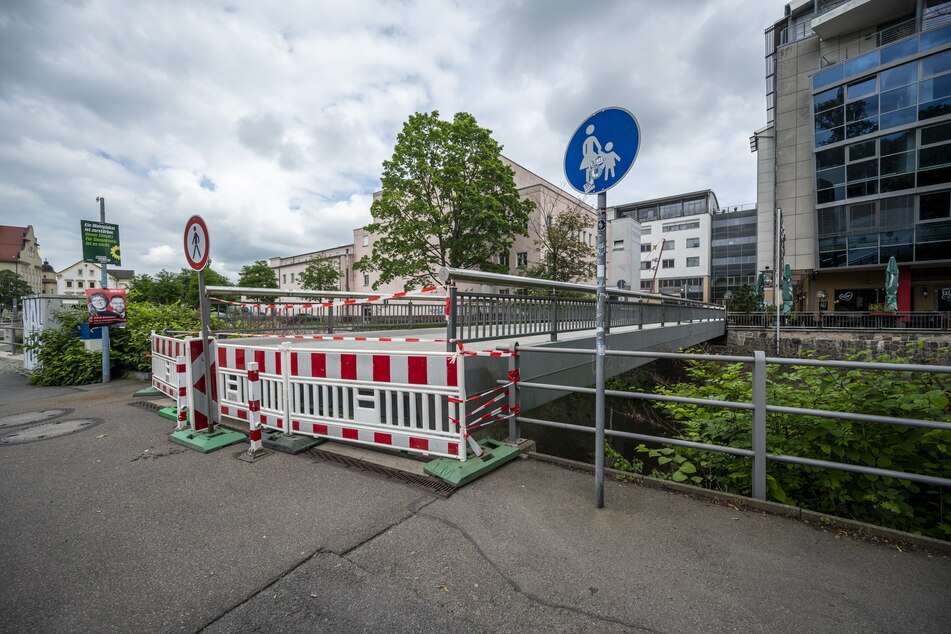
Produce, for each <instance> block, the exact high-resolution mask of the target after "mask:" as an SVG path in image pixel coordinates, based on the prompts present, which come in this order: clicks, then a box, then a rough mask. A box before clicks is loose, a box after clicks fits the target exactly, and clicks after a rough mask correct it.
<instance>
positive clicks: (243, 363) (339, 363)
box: [216, 341, 466, 460]
mask: <svg viewBox="0 0 951 634" xmlns="http://www.w3.org/2000/svg"><path fill="white" fill-rule="evenodd" d="M216 361H217V366H218V376H219V382H220V385H221V393H220V404H221V413H222V415H224V416H231V417H234V418H239V419H242V420H250V418H251V410H250V407H249V388H248V383H249V379H248V375H249V372H250V371H249V367H250V366H249V364H250V363H258V364H259V367H260V372H259V377H260V383H261V402H260V410H259V415H260V424H261V426H262V427H264V428H269V429H277V430H281V431H284V432H286V433H296V434H304V435H309V436H320V437H326V438H334V439H339V440H345V441H350V442H356V443H361V444H367V445H376V446H385V447H391V448H395V449H402V450H405V451H412V452H417V453H423V454H429V455H435V456H446V457H451V458H456V459H459V460H464V459H465V456H466V449H465V430H464V429H463V428H462V426H460V425H458V424H454V423H453V422H452V421H453V420H458V419H459V418H460V416H461V414H462V411H463V410H464V402H465V394H464V390H463V386H462V383H461V381H460V377H461V376H463V374H462V373H463V368H462V363H460V362H459V360H457V359H456V357H455V355H454V354H453V353H449V352H402V351H401V352H396V351H382V350H381V351H354V352H344V351H341V350H339V349H333V350H331V349H312V348H307V349H293V348H291V344H290V342H285V343H283V344H281V345H280V346H278V347H273V346H268V347H264V348H256V347H252V346H251V345H249V344H247V343H229V342H227V341H221V342H218V345H217V359H216Z"/></svg>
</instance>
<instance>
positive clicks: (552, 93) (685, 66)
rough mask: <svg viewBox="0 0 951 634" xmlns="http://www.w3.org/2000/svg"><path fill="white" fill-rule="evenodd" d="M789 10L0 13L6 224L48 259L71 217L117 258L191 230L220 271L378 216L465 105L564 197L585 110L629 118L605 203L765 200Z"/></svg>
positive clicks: (144, 8) (714, 1)
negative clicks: (768, 132) (406, 152)
mask: <svg viewBox="0 0 951 634" xmlns="http://www.w3.org/2000/svg"><path fill="white" fill-rule="evenodd" d="M781 13H782V3H779V2H777V3H775V4H774V3H763V2H760V1H759V0H739V1H736V0H734V1H732V2H726V0H680V1H678V2H669V3H658V2H649V1H647V0H629V1H628V0H605V1H604V2H601V3H598V4H596V5H590V4H579V3H576V2H569V1H568V0H546V1H543V0H522V1H517V0H513V1H511V2H504V3H502V2H496V3H491V2H490V3H471V2H454V3H448V2H444V1H441V0H405V1H403V2H399V3H394V2H389V1H385V0H375V1H374V0H367V1H365V2H359V3H314V2H310V1H308V0H287V1H286V2H284V3H282V5H281V11H273V10H272V9H271V8H270V7H268V6H267V5H266V4H264V3H261V2H256V1H253V0H233V1H230V0H229V3H228V4H227V6H222V5H219V4H213V3H195V2H190V1H187V0H168V1H164V2H157V1H144V2H134V3H131V2H122V1H121V0H93V1H89V2H78V1H77V2H52V0H50V1H43V0H37V1H35V2H25V1H22V0H20V1H12V0H11V1H8V2H5V3H4V8H3V10H2V13H0V223H2V224H26V223H31V224H33V225H34V228H35V230H36V233H37V235H38V238H39V241H40V243H41V244H42V247H43V255H44V256H45V257H48V258H49V259H50V262H51V264H53V266H54V267H56V268H62V267H65V266H67V265H68V264H71V263H72V262H75V261H76V260H77V259H79V258H80V256H81V251H80V242H79V220H80V219H91V218H92V219H94V218H98V205H97V203H96V202H95V199H96V197H97V196H103V197H104V198H105V200H106V214H107V221H108V222H115V223H117V224H119V225H120V237H121V240H122V251H123V255H124V258H123V262H124V263H123V267H124V268H134V269H136V271H137V272H143V273H154V272H157V271H158V270H159V269H161V268H169V269H172V270H177V269H179V268H181V267H182V266H184V256H183V255H182V254H181V253H179V251H180V249H179V248H178V247H176V246H168V245H178V244H179V243H180V241H181V232H182V231H183V229H184V225H185V221H186V220H187V219H188V218H189V217H190V216H191V215H193V214H200V215H201V216H202V217H203V218H204V219H205V221H206V222H207V223H208V225H209V230H210V233H211V240H212V258H213V259H214V262H215V264H214V266H215V270H218V271H220V272H223V273H225V274H227V275H229V277H231V278H232V279H236V276H237V271H239V270H240V268H241V267H242V266H243V265H245V264H248V263H250V262H253V261H254V260H258V259H264V258H268V257H273V256H276V255H289V254H293V253H303V252H307V251H312V250H317V249H322V248H329V247H333V246H338V245H340V244H344V243H346V242H348V241H350V240H351V239H352V230H353V229H354V228H356V227H359V226H362V225H363V224H366V223H367V222H368V221H369V220H370V214H369V206H370V201H371V195H372V193H373V191H374V190H375V189H377V188H378V187H379V177H380V172H381V166H382V163H383V161H385V160H387V159H388V158H389V157H390V156H391V154H392V148H393V144H394V143H395V140H396V136H397V134H398V133H399V131H400V129H401V126H402V124H403V122H404V121H406V119H407V118H408V116H409V115H410V114H412V113H413V112H417V111H421V112H427V111H431V110H439V111H440V112H441V114H442V116H443V117H446V118H450V117H451V116H452V115H453V114H454V113H455V112H458V111H466V112H471V113H472V114H473V115H475V117H476V118H477V120H478V121H479V123H480V124H481V125H483V126H485V127H488V128H490V129H491V130H493V135H494V137H495V138H496V140H498V141H499V142H500V143H501V144H502V145H503V146H504V148H505V150H504V152H505V154H506V155H507V156H509V157H510V158H511V159H513V160H514V161H516V162H517V163H519V164H521V165H523V166H525V167H526V168H528V169H530V170H532V171H534V172H536V173H538V174H539V175H541V176H542V177H544V178H547V179H548V180H550V181H552V182H553V183H555V184H556V185H560V184H562V183H563V182H564V180H565V178H564V174H563V169H562V159H563V155H564V147H565V144H566V143H567V141H568V138H569V136H570V135H571V133H572V132H573V131H574V129H575V127H577V125H578V124H579V123H580V122H581V121H582V120H583V119H584V118H585V117H587V115H589V114H590V113H591V112H593V111H595V110H597V109H598V108H601V107H604V106H609V105H619V106H624V107H626V108H628V109H629V110H631V111H632V112H634V114H635V115H636V116H637V117H638V120H639V121H640V124H641V128H642V133H643V145H642V147H641V153H640V155H639V157H638V159H637V163H636V164H635V166H634V167H633V168H632V170H631V172H630V173H629V175H628V177H627V178H626V179H625V180H624V181H623V182H622V184H621V185H619V186H618V187H616V188H615V189H612V190H611V192H610V202H611V204H619V203H621V202H630V201H633V200H638V199H644V198H652V197H656V196H663V195H669V194H675V193H679V192H683V191H693V190H697V189H706V188H708V187H709V188H713V189H714V190H715V191H716V192H717V194H718V196H719V198H720V200H721V201H723V202H724V203H726V202H735V203H740V202H750V201H752V200H754V199H755V191H756V180H755V179H756V170H755V155H751V154H750V153H749V146H748V142H747V138H748V136H749V134H750V133H751V132H752V131H753V130H754V129H756V128H758V127H761V126H762V124H763V122H764V121H765V96H764V90H763V38H762V34H763V29H764V28H765V27H766V26H767V25H768V24H769V23H771V22H772V21H773V20H774V19H776V18H778V17H780V15H781Z"/></svg>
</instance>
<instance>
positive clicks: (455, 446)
mask: <svg viewBox="0 0 951 634" xmlns="http://www.w3.org/2000/svg"><path fill="white" fill-rule="evenodd" d="M448 446H449V451H447V452H446V453H451V454H452V455H456V454H458V453H459V443H455V442H451V443H449V445H448Z"/></svg>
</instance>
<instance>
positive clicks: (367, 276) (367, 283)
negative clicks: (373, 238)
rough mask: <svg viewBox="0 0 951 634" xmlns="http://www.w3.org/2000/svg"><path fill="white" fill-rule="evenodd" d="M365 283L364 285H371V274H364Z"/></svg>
mask: <svg viewBox="0 0 951 634" xmlns="http://www.w3.org/2000/svg"><path fill="white" fill-rule="evenodd" d="M364 237H365V236H364ZM363 285H364V286H369V285H370V276H369V275H366V274H364V276H363Z"/></svg>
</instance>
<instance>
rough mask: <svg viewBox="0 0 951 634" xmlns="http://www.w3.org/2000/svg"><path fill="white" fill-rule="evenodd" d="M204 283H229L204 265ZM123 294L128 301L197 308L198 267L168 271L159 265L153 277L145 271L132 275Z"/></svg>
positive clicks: (222, 276) (225, 284) (219, 284)
mask: <svg viewBox="0 0 951 634" xmlns="http://www.w3.org/2000/svg"><path fill="white" fill-rule="evenodd" d="M205 285H207V286H231V285H232V284H231V282H230V281H229V280H228V278H226V277H225V276H224V275H221V274H220V273H217V272H216V271H214V270H212V268H211V267H208V268H206V269H205ZM127 294H128V298H129V301H130V302H148V303H152V304H162V305H179V304H183V305H185V306H189V307H191V308H198V271H195V270H193V269H186V268H183V269H181V270H180V271H179V272H178V273H172V272H170V271H166V270H164V269H163V270H161V271H159V272H158V273H157V274H156V275H155V277H151V276H150V275H148V274H142V275H136V276H134V277H133V278H132V282H131V283H130V284H129V290H128V293H127Z"/></svg>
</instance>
